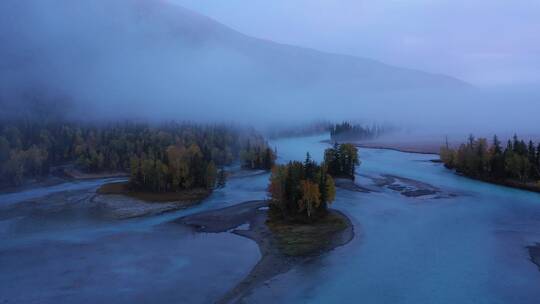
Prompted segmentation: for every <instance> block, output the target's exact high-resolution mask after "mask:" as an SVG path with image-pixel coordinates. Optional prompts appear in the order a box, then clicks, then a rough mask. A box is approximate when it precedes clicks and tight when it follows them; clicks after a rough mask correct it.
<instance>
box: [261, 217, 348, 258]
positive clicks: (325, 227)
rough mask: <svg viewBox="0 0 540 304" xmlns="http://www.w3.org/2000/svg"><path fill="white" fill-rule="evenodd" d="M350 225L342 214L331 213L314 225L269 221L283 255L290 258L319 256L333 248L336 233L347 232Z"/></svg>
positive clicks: (268, 223)
mask: <svg viewBox="0 0 540 304" xmlns="http://www.w3.org/2000/svg"><path fill="white" fill-rule="evenodd" d="M348 223H349V222H348V221H347V220H346V219H345V218H344V216H343V215H342V214H340V213H337V212H330V213H328V215H326V216H325V217H323V218H321V219H319V220H318V221H316V222H314V223H309V224H300V223H292V222H287V221H284V220H269V221H268V222H267V225H268V227H269V228H270V230H271V231H272V233H273V234H274V236H275V237H276V240H277V242H278V247H279V249H280V251H281V252H282V253H284V254H286V255H288V256H307V255H313V254H318V253H319V252H321V251H322V250H324V249H326V248H328V247H329V246H331V244H332V240H333V238H334V237H335V235H336V233H338V232H340V231H343V230H345V229H346V228H347V227H348V225H349V224H348Z"/></svg>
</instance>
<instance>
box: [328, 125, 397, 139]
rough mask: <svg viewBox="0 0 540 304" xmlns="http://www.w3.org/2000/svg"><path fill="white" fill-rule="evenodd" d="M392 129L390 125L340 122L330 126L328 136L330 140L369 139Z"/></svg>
mask: <svg viewBox="0 0 540 304" xmlns="http://www.w3.org/2000/svg"><path fill="white" fill-rule="evenodd" d="M392 130H393V128H392V127H390V126H382V125H376V124H374V125H373V126H371V127H370V126H364V125H361V124H351V123H349V122H342V123H340V124H335V125H332V126H330V138H331V139H332V141H347V140H370V139H375V138H378V137H379V136H381V135H383V134H386V133H389V132H391V131H392Z"/></svg>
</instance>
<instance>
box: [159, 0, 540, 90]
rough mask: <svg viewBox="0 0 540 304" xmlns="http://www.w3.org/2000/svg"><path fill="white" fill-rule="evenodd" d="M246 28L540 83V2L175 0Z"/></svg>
mask: <svg viewBox="0 0 540 304" xmlns="http://www.w3.org/2000/svg"><path fill="white" fill-rule="evenodd" d="M169 1H172V2H176V3H178V4H180V5H182V6H185V7H187V8H190V9H192V10H195V11H198V12H200V13H202V14H204V15H207V16H210V17H212V18H214V19H216V20H218V21H220V22H222V23H224V24H226V25H228V26H230V27H232V28H234V29H236V30H238V31H240V32H243V33H245V34H248V35H251V36H256V37H260V38H265V39H270V40H273V41H276V42H283V43H288V44H294V45H299V46H306V47H311V48H315V49H319V50H324V51H330V52H336V53H344V54H352V55H357V56H363V57H369V58H373V59H378V60H381V61H384V62H386V63H390V64H394V65H399V66H404V67H411V68H417V69H422V70H426V71H430V72H436V73H443V74H449V75H452V76H456V77H459V78H462V79H464V80H466V81H469V82H471V83H474V84H476V85H486V86H491V85H522V84H534V83H540V1H539V0H512V1H511V0H472V1H471V0H385V1H381V0H294V1H293V0H272V1H268V0H264V1H263V0H226V1H225V0H169Z"/></svg>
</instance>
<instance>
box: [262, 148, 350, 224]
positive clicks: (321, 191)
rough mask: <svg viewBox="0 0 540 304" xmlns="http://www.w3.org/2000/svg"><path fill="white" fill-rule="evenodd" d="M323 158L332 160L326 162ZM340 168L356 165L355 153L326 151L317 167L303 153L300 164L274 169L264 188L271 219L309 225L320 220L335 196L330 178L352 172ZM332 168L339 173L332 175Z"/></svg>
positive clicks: (335, 149)
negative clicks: (267, 195) (266, 190)
mask: <svg viewBox="0 0 540 304" xmlns="http://www.w3.org/2000/svg"><path fill="white" fill-rule="evenodd" d="M330 151H337V152H338V153H331V152H330ZM327 155H328V156H330V155H331V156H332V157H331V158H327V157H326V156H327ZM343 164H348V165H352V166H354V165H356V164H359V160H358V152H357V150H356V147H354V146H353V145H347V144H345V145H338V146H337V147H334V148H331V149H328V150H327V151H326V152H325V161H324V162H323V163H322V164H320V165H319V164H317V162H315V161H313V160H312V159H311V156H310V154H309V153H307V156H306V159H305V161H304V162H303V163H302V162H299V161H291V162H289V163H288V164H285V165H276V166H274V168H273V169H272V174H271V176H270V184H269V186H268V193H269V196H270V214H271V216H272V217H273V218H279V219H286V220H291V221H299V222H312V221H315V220H317V219H320V218H322V217H324V216H325V215H326V213H327V208H328V205H329V204H330V203H332V202H333V201H334V199H335V194H336V189H335V184H334V178H333V177H332V176H343V174H344V173H347V174H350V173H351V172H354V169H350V168H349V167H347V166H343ZM333 166H336V168H339V170H338V171H335V170H336V168H332V167H333ZM342 170H344V171H342ZM353 174H354V173H353Z"/></svg>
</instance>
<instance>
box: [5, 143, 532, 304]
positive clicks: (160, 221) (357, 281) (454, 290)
mask: <svg viewBox="0 0 540 304" xmlns="http://www.w3.org/2000/svg"><path fill="white" fill-rule="evenodd" d="M325 138H326V136H316V137H306V138H295V139H280V140H276V141H273V142H271V145H272V146H275V147H276V148H277V150H278V154H279V156H280V159H279V161H280V162H286V161H288V160H292V159H297V160H302V159H304V157H305V153H306V152H307V151H309V152H310V153H311V155H312V156H313V157H314V158H315V159H316V160H319V161H320V160H321V159H320V158H321V157H322V155H323V151H324V149H325V148H326V147H327V145H326V144H324V143H322V142H321V141H322V140H324V139H325ZM360 155H361V159H362V164H361V166H360V168H359V170H358V176H357V179H356V183H357V184H358V185H359V186H361V187H363V188H365V189H369V190H370V191H369V192H368V193H366V192H358V191H351V190H346V189H339V190H338V193H337V197H336V202H334V204H333V208H336V209H339V210H341V211H343V212H344V213H345V214H347V215H348V216H349V217H350V218H351V220H352V221H353V223H354V225H355V233H356V236H355V238H354V239H353V241H351V242H350V243H349V244H347V245H346V246H343V247H340V248H337V249H335V250H334V251H331V252H329V253H326V254H324V255H322V256H321V257H319V258H317V259H314V260H310V261H309V262H307V263H304V264H301V265H299V266H297V267H295V268H294V269H293V270H291V271H289V272H287V273H285V274H282V275H280V276H277V277H275V278H273V279H271V280H270V281H268V282H267V283H265V284H264V285H262V286H260V287H258V288H257V289H255V290H253V291H252V293H251V294H250V295H249V296H248V297H247V298H245V299H244V300H245V302H248V303H307V302H308V303H356V302H363V303H490V304H492V303H520V304H521V303H539V302H540V272H539V271H538V268H537V266H536V265H535V264H533V263H532V262H531V261H530V258H529V253H528V250H527V248H526V247H527V246H530V245H534V244H535V243H536V242H540V195H539V194H535V193H530V192H526V191H521V190H515V189H510V188H505V187H501V186H496V185H490V184H486V183H482V182H478V181H474V180H470V179H467V178H464V177H460V176H458V175H456V174H454V173H452V172H450V171H448V170H446V169H444V168H443V167H442V166H441V165H440V164H437V163H433V162H431V161H430V160H432V159H434V158H436V156H434V155H422V154H411V153H402V152H396V151H390V150H377V149H363V148H361V149H360ZM389 179H390V181H389ZM267 180H268V174H253V175H248V176H242V177H235V178H231V179H230V180H229V181H228V183H227V186H226V187H225V188H223V189H219V190H217V191H215V192H214V193H213V194H212V195H211V197H209V198H208V199H207V200H206V201H204V202H203V203H202V204H200V205H198V206H196V207H192V208H189V209H186V210H179V211H174V212H169V213H165V214H162V215H158V216H149V217H143V218H136V219H129V220H115V219H111V218H110V217H108V216H107V214H106V213H104V212H103V211H102V210H101V209H100V208H99V206H95V205H93V204H92V203H91V201H92V200H91V198H92V197H93V195H94V194H95V190H96V188H97V187H98V186H99V185H100V184H102V183H104V182H106V181H105V180H98V181H86V182H72V183H65V184H61V185H56V186H50V187H41V188H37V189H30V190H25V191H21V192H17V193H9V194H1V195H0V270H1V271H0V303H4V302H6V303H74V302H76V303H96V302H107V303H110V302H115V303H158V302H162V303H163V302H165V303H171V302H176V303H209V302H213V301H215V300H217V299H219V297H220V296H221V295H223V294H224V293H225V292H226V291H227V290H229V289H230V288H232V287H233V286H234V285H235V284H236V283H237V282H238V281H240V280H241V279H242V278H243V277H244V276H245V275H247V274H248V273H249V271H250V269H251V268H252V267H253V266H254V265H255V264H256V263H257V261H258V259H259V258H260V253H259V250H258V247H257V246H256V244H255V243H254V242H252V241H251V240H249V239H246V238H242V237H240V236H237V235H234V234H231V233H219V234H204V233H196V232H194V231H193V230H192V229H189V228H186V227H184V226H181V225H176V224H172V223H170V222H171V220H173V219H176V218H178V217H181V216H184V215H188V214H193V213H197V212H200V211H205V210H210V209H217V208H222V207H226V206H231V205H234V204H238V203H241V202H244V201H249V200H258V199H264V198H265V197H266V191H265V189H266V185H267ZM419 185H420V186H419ZM415 187H417V188H418V187H420V188H422V187H424V188H425V187H428V188H429V189H435V191H434V192H433V193H432V194H430V195H420V196H407V195H403V194H404V192H403V189H404V188H407V189H408V188H415Z"/></svg>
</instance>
